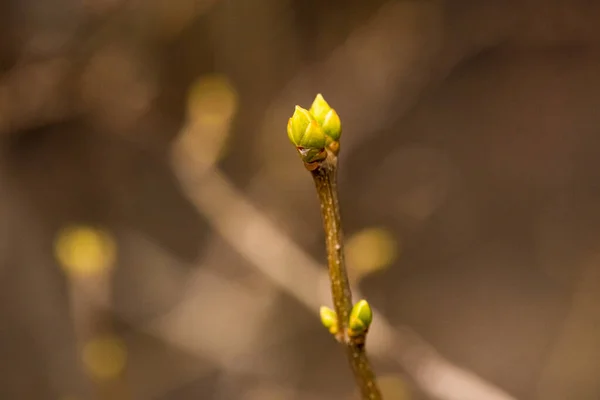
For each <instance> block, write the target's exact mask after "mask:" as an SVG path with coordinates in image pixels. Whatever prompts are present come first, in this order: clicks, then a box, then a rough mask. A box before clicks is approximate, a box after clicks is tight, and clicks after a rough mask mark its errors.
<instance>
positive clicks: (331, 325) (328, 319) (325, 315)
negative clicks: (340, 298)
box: [319, 306, 338, 335]
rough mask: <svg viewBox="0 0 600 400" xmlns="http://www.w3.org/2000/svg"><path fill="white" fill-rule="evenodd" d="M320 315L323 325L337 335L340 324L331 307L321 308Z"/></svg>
mask: <svg viewBox="0 0 600 400" xmlns="http://www.w3.org/2000/svg"><path fill="white" fill-rule="evenodd" d="M319 313H320V315H321V323H322V324H323V326H324V327H325V328H327V329H328V330H329V332H330V333H331V334H332V335H335V334H337V332H338V330H337V329H338V327H337V325H338V322H337V315H336V313H335V311H333V310H332V309H331V308H329V307H325V306H321V309H320V310H319Z"/></svg>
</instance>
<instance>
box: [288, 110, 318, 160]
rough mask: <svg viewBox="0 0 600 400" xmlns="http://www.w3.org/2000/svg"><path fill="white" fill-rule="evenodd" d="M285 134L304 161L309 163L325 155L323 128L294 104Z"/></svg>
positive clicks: (306, 112)
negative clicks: (294, 108) (292, 113)
mask: <svg viewBox="0 0 600 400" xmlns="http://www.w3.org/2000/svg"><path fill="white" fill-rule="evenodd" d="M287 134H288V138H289V139H290V141H291V142H292V143H293V144H294V145H295V146H296V148H297V149H298V152H299V153H300V156H301V157H302V160H303V161H304V162H306V163H311V162H314V161H318V160H319V159H320V158H324V157H325V156H326V154H324V149H325V141H326V137H325V134H324V133H323V129H322V128H321V126H320V125H319V124H318V123H317V121H315V119H314V118H313V116H312V115H311V114H310V113H309V112H308V111H307V110H305V109H304V108H302V107H300V106H296V110H295V111H294V115H292V118H290V119H289V120H288V124H287Z"/></svg>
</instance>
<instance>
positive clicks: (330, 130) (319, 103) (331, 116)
mask: <svg viewBox="0 0 600 400" xmlns="http://www.w3.org/2000/svg"><path fill="white" fill-rule="evenodd" d="M310 114H311V115H312V116H313V118H314V119H315V120H316V121H317V122H318V123H319V125H320V126H321V127H322V128H323V132H324V133H325V134H326V135H327V136H328V137H329V138H330V139H331V140H333V141H334V142H337V141H338V140H340V136H341V135H342V121H341V120H340V117H339V115H338V114H337V112H336V111H335V110H334V109H333V108H331V107H330V106H329V104H328V103H327V102H326V101H325V99H324V98H323V96H322V95H321V93H319V94H317V96H316V97H315V100H314V101H313V103H312V105H311V106H310Z"/></svg>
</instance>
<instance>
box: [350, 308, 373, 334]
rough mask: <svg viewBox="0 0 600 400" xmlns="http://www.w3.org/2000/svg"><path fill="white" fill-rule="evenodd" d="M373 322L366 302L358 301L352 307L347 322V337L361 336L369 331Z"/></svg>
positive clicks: (371, 312) (371, 313)
mask: <svg viewBox="0 0 600 400" xmlns="http://www.w3.org/2000/svg"><path fill="white" fill-rule="evenodd" d="M372 321H373V311H372V310H371V306H370V305H369V303H367V301H366V300H360V301H359V302H358V303H356V304H355V305H354V307H352V311H351V312H350V318H349V320H348V335H349V336H351V337H354V336H359V335H363V334H365V333H366V332H367V330H369V326H370V325H371V322H372Z"/></svg>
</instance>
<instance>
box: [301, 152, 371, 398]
mask: <svg viewBox="0 0 600 400" xmlns="http://www.w3.org/2000/svg"><path fill="white" fill-rule="evenodd" d="M309 169H310V170H311V173H312V176H313V179H314V181H315V186H316V188H317V193H318V195H319V200H320V202H321V214H322V217H323V227H324V229H325V242H326V247H327V263H328V266H329V277H330V281H331V293H332V297H333V305H334V308H335V312H336V314H337V316H338V317H337V324H338V327H337V334H336V338H337V340H338V341H339V342H341V343H343V344H344V346H345V347H346V352H347V355H348V361H349V362H350V366H351V367H352V371H353V372H354V377H355V379H356V382H357V384H358V386H359V388H360V391H361V393H362V397H363V399H365V400H380V399H381V398H382V397H381V393H380V391H379V389H378V387H377V383H376V380H375V374H374V373H373V369H372V368H371V364H370V362H369V359H368V357H367V353H366V349H365V343H364V339H365V338H364V337H362V338H360V339H359V340H355V339H351V338H349V337H348V335H347V332H346V331H347V328H348V318H349V316H350V311H351V309H352V292H351V291H350V284H349V282H348V274H347V272H346V264H345V262H344V240H343V239H344V238H343V232H342V224H341V217H340V207H339V201H338V193H337V157H336V156H335V155H334V154H332V153H331V152H328V155H327V158H326V159H325V160H324V161H322V162H320V163H319V164H318V165H317V166H316V168H314V169H312V168H310V167H309Z"/></svg>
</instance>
